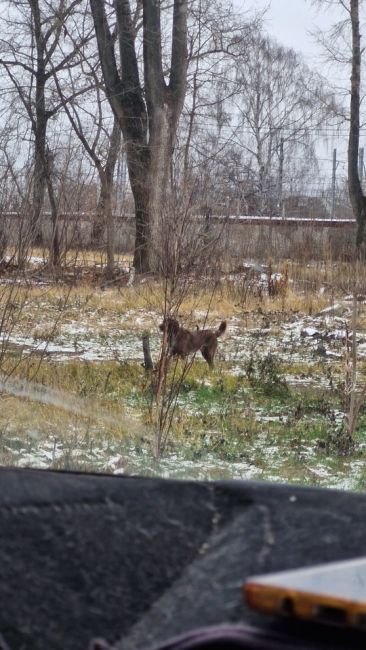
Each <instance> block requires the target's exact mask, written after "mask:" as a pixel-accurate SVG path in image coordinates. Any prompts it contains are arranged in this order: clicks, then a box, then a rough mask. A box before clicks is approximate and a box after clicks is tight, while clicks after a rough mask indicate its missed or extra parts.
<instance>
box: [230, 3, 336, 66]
mask: <svg viewBox="0 0 366 650" xmlns="http://www.w3.org/2000/svg"><path fill="white" fill-rule="evenodd" d="M234 4H235V6H236V7H237V8H238V9H240V8H244V9H247V8H248V0H234ZM250 4H251V3H250ZM252 6H253V7H255V8H257V9H264V8H266V7H268V11H267V14H266V17H265V29H266V31H267V32H268V34H269V35H270V36H273V37H274V38H275V39H276V40H277V41H278V42H279V43H280V44H281V45H285V46H287V47H291V48H293V49H294V50H296V51H297V52H301V53H302V54H303V55H304V57H305V59H306V62H307V63H308V65H309V66H313V65H320V61H319V48H318V46H317V45H316V43H315V42H314V37H313V36H311V34H310V32H312V31H315V30H316V29H317V28H320V29H322V30H327V29H329V28H330V27H331V25H332V24H333V23H334V22H336V21H337V20H339V18H340V17H342V16H343V17H344V13H343V11H341V10H338V11H337V10H336V9H334V8H333V9H329V8H328V9H327V10H325V9H324V8H322V9H319V7H316V6H315V5H314V4H313V3H312V2H311V0H256V2H255V3H253V4H252Z"/></svg>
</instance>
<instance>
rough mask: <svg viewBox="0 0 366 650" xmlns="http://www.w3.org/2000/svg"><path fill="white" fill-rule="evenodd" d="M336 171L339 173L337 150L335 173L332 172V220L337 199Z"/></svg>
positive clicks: (334, 155)
mask: <svg viewBox="0 0 366 650" xmlns="http://www.w3.org/2000/svg"><path fill="white" fill-rule="evenodd" d="M336 171H337V149H333V171H332V209H331V213H330V218H331V219H332V220H333V219H334V217H335V199H336Z"/></svg>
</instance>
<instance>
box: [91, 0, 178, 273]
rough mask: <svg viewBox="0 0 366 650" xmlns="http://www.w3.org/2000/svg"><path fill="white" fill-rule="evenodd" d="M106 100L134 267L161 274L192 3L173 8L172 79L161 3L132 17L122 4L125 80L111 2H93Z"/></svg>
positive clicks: (125, 0) (118, 15)
mask: <svg viewBox="0 0 366 650" xmlns="http://www.w3.org/2000/svg"><path fill="white" fill-rule="evenodd" d="M90 6H91V10H92V14H93V19H94V25H95V31H96V35H97V41H98V48H99V56H100V60H101V64H102V69H103V75H104V81H105V86H106V91H107V96H108V99H109V101H110V104H111V107H112V109H113V111H114V113H115V115H116V116H117V118H118V120H119V124H120V126H121V129H122V133H123V137H124V141H125V146H126V153H127V165H128V170H129V176H130V183H131V189H132V192H133V196H134V201H135V216H136V240H135V252H134V266H135V268H136V270H137V271H138V272H147V271H150V270H152V269H154V268H156V267H157V259H156V248H155V247H156V245H157V242H156V237H155V224H156V220H157V218H158V216H159V215H160V212H161V208H162V205H163V204H164V197H165V195H166V191H167V184H168V180H169V171H170V164H171V159H172V152H173V149H174V144H175V137H176V129H177V125H178V120H179V116H180V114H181V111H182V107H183V102H184V96H185V91H186V76H187V7H188V0H174V3H173V14H172V17H171V20H172V36H171V56H170V64H169V71H168V72H166V71H165V69H164V65H163V44H162V31H161V16H160V2H151V1H150V0H142V2H141V1H139V2H137V3H136V11H135V15H134V16H133V15H132V11H131V5H130V2H129V0H116V2H115V3H114V12H113V15H112V17H111V18H113V19H115V20H116V21H117V29H118V47H119V55H120V61H121V72H119V70H118V66H117V63H116V56H115V39H114V38H113V35H112V31H111V28H110V26H109V20H108V17H107V8H106V2H105V1H104V0H103V1H101V0H90ZM141 14H142V27H143V36H142V38H143V81H142V80H141V78H140V77H141V71H140V70H139V64H138V51H137V43H136V33H137V32H136V24H137V22H138V19H139V17H140V15H141Z"/></svg>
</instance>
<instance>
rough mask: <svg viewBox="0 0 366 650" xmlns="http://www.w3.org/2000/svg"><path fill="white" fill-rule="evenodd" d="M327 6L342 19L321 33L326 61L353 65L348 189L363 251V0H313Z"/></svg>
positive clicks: (365, 220)
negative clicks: (361, 11) (360, 171)
mask: <svg viewBox="0 0 366 650" xmlns="http://www.w3.org/2000/svg"><path fill="white" fill-rule="evenodd" d="M314 3H315V4H317V5H320V6H324V7H325V8H329V9H333V8H337V9H338V10H339V13H340V15H342V14H343V16H344V17H343V16H342V18H341V19H340V20H339V21H338V22H336V23H335V24H333V25H332V27H331V29H330V30H329V32H328V33H326V34H321V33H318V40H319V42H320V43H321V45H322V46H323V49H324V51H325V53H326V57H327V60H328V61H330V62H332V63H336V64H337V65H338V66H346V67H347V68H349V66H350V67H351V84H350V89H349V94H350V108H349V114H345V115H343V119H346V120H348V121H349V136H348V192H349V197H350V202H351V205H352V211H353V214H354V217H355V219H356V222H357V233H356V252H357V255H360V254H361V250H362V247H363V245H364V242H365V226H366V196H365V194H364V192H363V189H362V184H361V180H360V175H359V143H360V128H361V105H362V99H363V96H364V89H363V88H362V75H361V72H362V63H363V61H362V55H363V51H364V48H362V47H361V31H360V8H361V4H362V3H361V2H360V0H314Z"/></svg>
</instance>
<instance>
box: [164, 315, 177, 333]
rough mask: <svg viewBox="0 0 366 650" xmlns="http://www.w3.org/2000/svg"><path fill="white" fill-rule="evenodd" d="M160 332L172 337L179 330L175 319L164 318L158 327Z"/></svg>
mask: <svg viewBox="0 0 366 650" xmlns="http://www.w3.org/2000/svg"><path fill="white" fill-rule="evenodd" d="M159 330H160V331H161V332H167V334H168V336H174V335H175V334H176V333H177V332H178V330H179V323H178V321H177V320H175V318H170V317H166V318H164V320H163V322H162V323H160V325H159Z"/></svg>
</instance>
